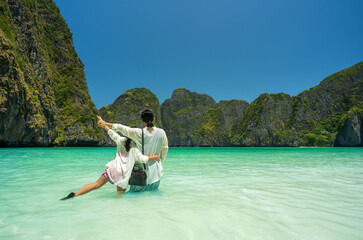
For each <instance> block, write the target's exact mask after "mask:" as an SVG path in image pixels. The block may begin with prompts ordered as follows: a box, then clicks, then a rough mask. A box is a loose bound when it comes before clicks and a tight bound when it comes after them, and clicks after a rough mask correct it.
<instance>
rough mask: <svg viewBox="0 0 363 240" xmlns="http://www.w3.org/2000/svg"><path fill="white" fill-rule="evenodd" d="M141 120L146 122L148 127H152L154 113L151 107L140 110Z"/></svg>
mask: <svg viewBox="0 0 363 240" xmlns="http://www.w3.org/2000/svg"><path fill="white" fill-rule="evenodd" d="M141 120H142V121H143V122H145V123H146V124H147V126H148V127H153V126H154V124H153V121H154V113H153V111H152V110H151V109H145V110H143V111H141Z"/></svg>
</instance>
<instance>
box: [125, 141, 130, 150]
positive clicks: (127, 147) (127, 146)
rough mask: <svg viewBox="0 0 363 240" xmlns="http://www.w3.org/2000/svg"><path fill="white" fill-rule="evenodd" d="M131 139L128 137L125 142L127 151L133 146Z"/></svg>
mask: <svg viewBox="0 0 363 240" xmlns="http://www.w3.org/2000/svg"><path fill="white" fill-rule="evenodd" d="M130 145H131V139H130V138H127V140H126V142H125V148H126V152H129V151H130V148H131V146H130Z"/></svg>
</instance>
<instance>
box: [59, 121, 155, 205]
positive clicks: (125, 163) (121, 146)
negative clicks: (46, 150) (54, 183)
mask: <svg viewBox="0 0 363 240" xmlns="http://www.w3.org/2000/svg"><path fill="white" fill-rule="evenodd" d="M103 127H104V128H105V130H106V131H107V133H108V135H109V136H110V137H111V139H112V140H113V141H114V142H115V143H116V144H117V151H116V157H115V159H114V160H112V161H111V162H109V163H108V164H107V165H106V166H107V168H106V170H105V171H104V172H103V174H102V175H101V177H100V178H99V179H98V180H97V181H96V182H94V183H89V184H87V185H86V186H84V187H83V188H81V189H79V190H78V191H77V192H76V193H74V192H71V193H70V194H69V195H68V196H67V197H64V198H62V199H61V200H66V199H69V198H73V197H77V196H79V195H82V194H85V193H88V192H90V191H92V190H95V189H98V188H100V187H102V186H103V185H105V184H106V183H107V182H110V183H111V184H114V185H116V186H117V191H118V192H120V193H122V194H123V193H125V191H126V189H127V186H128V182H129V179H130V176H131V172H132V168H133V166H134V163H135V161H138V162H141V163H147V162H148V161H151V160H156V161H158V162H160V158H159V156H158V155H154V156H145V155H143V154H142V153H141V152H140V150H139V149H137V148H136V144H135V143H134V142H133V141H132V140H131V139H129V138H126V137H121V136H120V135H118V134H117V133H116V132H115V131H114V130H112V129H110V128H109V127H108V126H103Z"/></svg>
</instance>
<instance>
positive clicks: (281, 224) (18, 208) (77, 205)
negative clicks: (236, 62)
mask: <svg viewBox="0 0 363 240" xmlns="http://www.w3.org/2000/svg"><path fill="white" fill-rule="evenodd" d="M114 154H115V149H114V148H22V149H0V180H1V185H0V239H208V240H210V239H362V238H363V148H171V149H170V151H169V154H168V157H167V159H166V161H165V163H164V178H163V180H162V182H161V185H160V192H158V193H145V194H126V195H124V196H122V197H119V196H117V194H116V188H115V187H114V186H112V185H111V184H106V185H105V186H104V187H102V188H101V189H99V190H96V191H93V192H91V193H89V194H86V195H84V196H80V197H78V198H76V199H71V200H68V201H59V199H60V198H61V197H64V196H66V195H67V194H68V193H69V192H71V191H76V190H78V188H80V187H82V186H83V185H85V184H87V183H89V182H92V181H95V180H97V179H98V177H99V176H100V175H101V173H102V172H103V170H104V169H105V167H104V165H105V164H106V163H107V162H108V161H110V160H112V158H113V156H114Z"/></svg>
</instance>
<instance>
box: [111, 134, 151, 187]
mask: <svg viewBox="0 0 363 240" xmlns="http://www.w3.org/2000/svg"><path fill="white" fill-rule="evenodd" d="M107 133H108V135H109V136H110V137H111V139H112V140H113V141H114V142H115V143H116V144H117V151H116V157H115V159H113V160H112V161H110V162H109V163H107V164H106V167H107V169H106V171H107V174H108V177H109V178H110V180H111V181H112V182H113V183H114V184H115V185H117V186H119V187H121V188H123V189H126V188H127V186H128V183H129V179H130V176H131V172H132V168H133V166H134V164H135V161H138V162H141V163H147V162H148V160H149V159H148V157H147V156H145V155H143V154H142V153H141V151H140V150H139V149H138V148H137V147H136V145H135V143H133V142H131V148H130V151H129V152H127V151H126V149H125V142H126V140H127V138H125V137H121V136H120V135H118V134H117V133H116V132H115V131H114V130H112V129H110V130H109V131H108V132H107Z"/></svg>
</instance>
